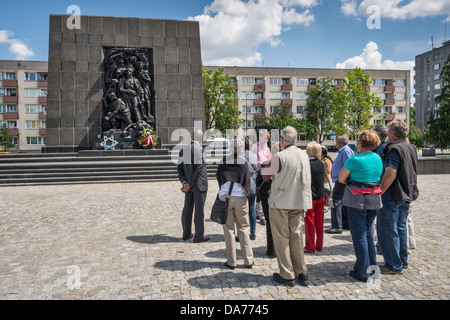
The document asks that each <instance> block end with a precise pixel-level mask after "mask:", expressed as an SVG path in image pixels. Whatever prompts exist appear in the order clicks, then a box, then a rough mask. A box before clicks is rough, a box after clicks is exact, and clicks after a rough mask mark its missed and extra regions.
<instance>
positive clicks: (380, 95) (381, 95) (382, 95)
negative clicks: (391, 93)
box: [375, 93, 386, 100]
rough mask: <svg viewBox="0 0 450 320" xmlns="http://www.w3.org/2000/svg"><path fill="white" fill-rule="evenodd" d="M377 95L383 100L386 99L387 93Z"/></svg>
mask: <svg viewBox="0 0 450 320" xmlns="http://www.w3.org/2000/svg"><path fill="white" fill-rule="evenodd" d="M375 95H376V96H377V97H379V98H380V99H381V100H386V94H385V93H375Z"/></svg>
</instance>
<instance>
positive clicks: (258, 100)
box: [255, 98, 266, 104]
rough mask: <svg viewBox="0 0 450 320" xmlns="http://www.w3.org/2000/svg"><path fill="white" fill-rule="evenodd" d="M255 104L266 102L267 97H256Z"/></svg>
mask: <svg viewBox="0 0 450 320" xmlns="http://www.w3.org/2000/svg"><path fill="white" fill-rule="evenodd" d="M255 104H266V99H264V98H260V99H255Z"/></svg>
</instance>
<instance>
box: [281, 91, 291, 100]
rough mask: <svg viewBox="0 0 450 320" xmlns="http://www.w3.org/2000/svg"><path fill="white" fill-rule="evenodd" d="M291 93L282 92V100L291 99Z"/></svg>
mask: <svg viewBox="0 0 450 320" xmlns="http://www.w3.org/2000/svg"><path fill="white" fill-rule="evenodd" d="M290 98H291V93H290V92H282V93H281V99H290Z"/></svg>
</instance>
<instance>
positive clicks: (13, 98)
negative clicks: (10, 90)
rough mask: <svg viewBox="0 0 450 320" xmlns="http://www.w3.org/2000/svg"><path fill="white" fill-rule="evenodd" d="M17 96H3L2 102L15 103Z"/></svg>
mask: <svg viewBox="0 0 450 320" xmlns="http://www.w3.org/2000/svg"><path fill="white" fill-rule="evenodd" d="M17 101H18V99H17V96H3V102H4V103H17Z"/></svg>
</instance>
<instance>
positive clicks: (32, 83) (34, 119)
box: [0, 60, 48, 152]
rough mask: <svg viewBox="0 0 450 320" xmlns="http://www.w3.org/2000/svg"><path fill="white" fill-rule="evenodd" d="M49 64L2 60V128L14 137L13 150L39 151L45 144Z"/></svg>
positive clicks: (0, 71) (0, 94) (0, 78)
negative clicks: (4, 126) (5, 127)
mask: <svg viewBox="0 0 450 320" xmlns="http://www.w3.org/2000/svg"><path fill="white" fill-rule="evenodd" d="M47 70H48V63H47V62H42V61H9V60H3V61H0V125H3V124H4V123H6V124H7V126H8V128H9V132H10V134H12V135H14V144H15V145H16V146H15V147H14V148H13V149H12V150H11V151H23V152H40V151H41V148H42V147H43V146H44V145H45V127H46V112H47V85H48V72H47Z"/></svg>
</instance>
